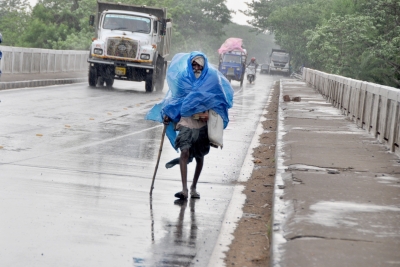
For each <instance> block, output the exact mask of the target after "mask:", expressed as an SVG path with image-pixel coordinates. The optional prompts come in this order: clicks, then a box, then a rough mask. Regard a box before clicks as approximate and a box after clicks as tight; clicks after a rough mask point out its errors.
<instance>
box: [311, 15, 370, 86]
mask: <svg viewBox="0 0 400 267" xmlns="http://www.w3.org/2000/svg"><path fill="white" fill-rule="evenodd" d="M375 32H376V28H375V26H374V25H373V22H372V20H371V17H369V16H359V15H346V16H344V17H341V16H332V18H331V19H330V20H328V21H327V22H325V23H324V24H323V25H321V26H318V27H317V28H316V29H315V30H309V31H307V32H306V35H307V36H308V39H309V42H308V44H307V48H308V51H309V55H310V58H311V59H312V63H313V64H314V66H315V67H317V68H318V69H320V70H322V71H326V72H329V73H334V74H341V75H345V76H348V77H353V78H358V77H359V73H360V62H361V59H362V55H363V52H364V51H365V49H366V48H368V47H371V46H373V45H374V40H373V37H374V36H375V35H376V34H375Z"/></svg>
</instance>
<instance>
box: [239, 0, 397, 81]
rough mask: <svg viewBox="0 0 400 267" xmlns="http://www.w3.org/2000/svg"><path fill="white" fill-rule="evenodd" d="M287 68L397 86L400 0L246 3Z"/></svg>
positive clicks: (267, 0) (255, 23)
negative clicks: (286, 56)
mask: <svg viewBox="0 0 400 267" xmlns="http://www.w3.org/2000/svg"><path fill="white" fill-rule="evenodd" d="M246 2H247V6H248V10H245V11H244V12H243V13H245V14H246V15H248V16H250V17H252V18H253V19H252V20H251V21H250V24H251V25H252V26H254V27H255V28H257V29H258V31H259V32H273V33H274V34H275V40H276V42H277V44H278V45H280V46H281V47H282V48H284V49H286V50H288V51H289V52H290V53H291V55H292V65H294V66H295V67H300V66H306V67H309V68H313V69H317V70H320V71H324V72H327V73H332V74H338V75H343V76H346V77H350V78H353V79H358V80H363V81H369V82H374V83H378V84H383V85H388V86H393V87H397V88H400V0H249V1H246Z"/></svg>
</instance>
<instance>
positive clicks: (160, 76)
mask: <svg viewBox="0 0 400 267" xmlns="http://www.w3.org/2000/svg"><path fill="white" fill-rule="evenodd" d="M159 58H160V57H159ZM166 72H167V66H166V62H165V63H164V60H163V59H162V58H161V60H157V75H156V76H157V77H156V91H157V92H161V91H162V90H163V89H164V80H165V74H166Z"/></svg>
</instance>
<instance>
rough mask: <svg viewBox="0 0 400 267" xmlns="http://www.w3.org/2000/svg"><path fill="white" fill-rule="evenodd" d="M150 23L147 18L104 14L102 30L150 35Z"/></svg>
mask: <svg viewBox="0 0 400 267" xmlns="http://www.w3.org/2000/svg"><path fill="white" fill-rule="evenodd" d="M150 23H151V21H150V19H149V18H144V17H138V16H130V15H123V14H106V16H105V18H104V24H103V28H104V29H110V30H125V31H131V32H142V33H150V30H151V24H150Z"/></svg>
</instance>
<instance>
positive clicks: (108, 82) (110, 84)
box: [105, 78, 114, 87]
mask: <svg viewBox="0 0 400 267" xmlns="http://www.w3.org/2000/svg"><path fill="white" fill-rule="evenodd" d="M105 82H106V86H107V87H112V86H113V84H114V79H113V78H108V79H105Z"/></svg>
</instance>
